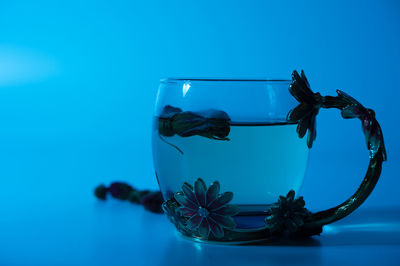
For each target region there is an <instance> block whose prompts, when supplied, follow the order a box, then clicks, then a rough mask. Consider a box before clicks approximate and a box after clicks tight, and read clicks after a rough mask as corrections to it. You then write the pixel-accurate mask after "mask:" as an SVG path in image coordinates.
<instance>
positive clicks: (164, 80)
mask: <svg viewBox="0 0 400 266" xmlns="http://www.w3.org/2000/svg"><path fill="white" fill-rule="evenodd" d="M190 81H195V82H279V83H290V82H292V80H290V79H262V78H259V79H258V78H255V79H248V78H185V77H168V78H161V79H160V82H162V83H176V82H190Z"/></svg>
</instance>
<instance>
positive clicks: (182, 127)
mask: <svg viewBox="0 0 400 266" xmlns="http://www.w3.org/2000/svg"><path fill="white" fill-rule="evenodd" d="M230 120H231V119H230V118H229V116H228V114H227V113H226V112H224V111H220V110H214V109H211V110H206V111H203V112H197V113H195V112H191V111H185V112H182V109H180V108H176V107H173V106H170V105H167V106H165V107H164V109H163V110H162V112H161V114H160V116H159V117H158V135H159V136H160V138H161V140H162V141H164V142H165V143H167V144H169V145H171V146H172V147H174V148H175V149H177V150H178V151H179V152H180V153H181V154H183V151H182V150H181V149H179V148H178V147H177V146H175V145H174V144H172V143H170V142H168V141H167V140H166V139H165V138H164V137H172V136H174V135H175V134H176V135H178V136H180V137H191V136H195V135H198V136H202V137H206V138H209V139H214V140H229V138H227V136H228V135H229V132H230V124H229V122H230Z"/></svg>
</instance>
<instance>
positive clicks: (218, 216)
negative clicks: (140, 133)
mask: <svg viewBox="0 0 400 266" xmlns="http://www.w3.org/2000/svg"><path fill="white" fill-rule="evenodd" d="M331 107H334V108H338V109H340V110H341V111H342V116H343V117H344V118H355V117H357V118H360V119H361V121H362V122H363V123H367V122H370V124H371V125H372V124H374V123H375V122H376V120H375V118H374V114H373V113H372V110H371V112H370V111H368V110H370V109H366V108H364V107H363V106H362V105H361V104H359V103H358V102H357V101H355V100H354V99H353V98H351V97H350V96H348V95H347V94H345V93H343V92H340V91H338V96H336V97H330V96H326V97H323V96H321V95H320V94H319V93H313V92H312V91H311V90H310V88H309V84H308V81H307V79H306V77H305V75H304V73H302V74H301V76H300V75H299V74H298V73H297V72H293V79H292V80H239V79H236V80H235V79H190V78H167V79H162V80H161V85H160V87H159V90H158V94H157V100H156V109H155V114H154V123H153V132H152V134H153V136H152V143H153V158H154V166H155V171H156V176H157V180H158V183H159V186H160V190H161V192H162V194H163V197H164V199H165V203H164V211H165V212H166V213H167V215H168V217H169V218H170V220H171V221H172V222H173V223H174V224H175V226H176V227H177V229H178V230H179V231H180V232H181V233H183V234H184V235H186V236H189V237H193V238H195V239H200V240H208V241H218V242H239V243H241V242H248V241H255V240H264V239H268V238H270V237H276V236H280V235H282V234H283V233H285V232H290V233H297V234H303V235H313V234H318V233H320V232H321V231H322V226H323V225H324V224H327V223H330V222H333V221H335V220H338V219H340V218H342V217H344V216H345V215H348V214H349V213H350V212H351V211H353V210H354V209H355V208H357V207H358V206H359V205H360V204H361V203H362V201H364V200H365V198H366V197H367V196H368V194H369V193H370V190H372V189H373V185H372V188H371V186H370V187H367V188H366V187H365V186H364V187H363V185H361V187H360V189H359V191H357V192H359V194H357V193H356V194H355V195H353V197H352V198H350V199H349V200H348V201H346V202H345V203H343V204H341V205H339V206H338V207H336V208H332V209H330V210H327V211H324V212H320V213H316V214H312V213H310V212H309V211H307V210H306V209H305V208H304V200H303V198H302V197H300V198H295V196H294V195H295V194H297V192H298V191H299V189H300V188H301V185H302V183H303V179H304V175H305V171H306V167H307V160H308V152H309V148H311V146H312V142H313V140H314V139H315V116H316V114H317V113H318V111H319V109H320V108H331ZM349 107H352V109H351V108H349ZM356 107H357V108H358V109H357V108H356ZM361 107H362V108H364V109H365V110H364V109H362V108H361ZM346 108H347V109H346ZM350 109H351V110H350ZM346 110H347V111H346ZM346 112H347V113H346ZM346 115H347V116H348V117H346ZM376 124H377V122H376ZM377 125H378V127H379V124H377ZM374 126H375V128H376V125H375V124H374ZM363 129H364V128H363ZM366 130H367V131H368V129H366ZM378 131H379V132H378V133H380V136H381V135H382V134H381V131H380V127H379V130H378ZM307 132H308V134H306V133H307ZM371 132H372V131H371ZM371 132H370V133H371ZM364 133H365V134H366V137H367V135H368V134H367V133H368V132H367V133H366V131H365V130H364ZM374 134H375V135H377V132H376V130H375V131H373V132H372V133H371V134H369V135H371V136H372V135H374ZM305 135H307V137H304V136H305ZM375 139H379V137H378V138H375ZM368 149H369V150H370V153H371V154H373V155H372V156H370V157H371V160H376V161H375V166H374V167H376V163H377V162H378V164H380V163H381V162H382V161H383V160H385V158H386V157H385V156H386V153H385V152H384V146H383V138H382V142H379V143H378V144H377V145H375V147H372V146H371V147H370V146H369V147H368ZM376 154H378V155H380V156H375V155H376ZM378 157H379V158H378ZM371 166H372V165H371V164H370V168H371ZM377 170H378V171H377ZM369 172H370V169H369ZM377 172H379V173H380V168H379V169H376V168H374V171H373V172H371V173H367V176H368V174H369V175H370V176H372V177H374V178H375V179H376V180H375V179H373V178H372V177H371V178H372V179H373V182H375V183H376V181H377V179H378V177H379V173H377ZM360 190H361V191H360ZM366 191H369V192H366ZM282 195H283V196H282Z"/></svg>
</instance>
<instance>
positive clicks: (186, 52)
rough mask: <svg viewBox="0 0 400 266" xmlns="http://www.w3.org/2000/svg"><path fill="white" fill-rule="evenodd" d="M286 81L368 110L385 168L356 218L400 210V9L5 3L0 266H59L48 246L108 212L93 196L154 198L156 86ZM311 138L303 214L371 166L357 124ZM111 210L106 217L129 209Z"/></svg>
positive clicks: (352, 185) (0, 3)
mask: <svg viewBox="0 0 400 266" xmlns="http://www.w3.org/2000/svg"><path fill="white" fill-rule="evenodd" d="M294 69H298V70H300V69H304V70H305V71H306V74H307V76H308V78H309V81H310V83H311V86H312V88H313V89H314V90H315V91H320V92H321V93H322V94H324V95H327V94H329V95H334V94H335V90H336V89H342V90H344V91H346V92H348V93H349V94H350V95H352V96H354V97H355V98H356V99H358V100H359V101H360V102H361V103H363V104H364V105H365V106H367V107H370V108H373V109H374V110H375V111H376V113H377V118H378V121H379V122H380V123H381V126H382V128H383V132H384V136H385V142H386V147H387V151H388V161H387V162H385V164H384V168H383V173H382V177H381V180H380V181H379V182H378V185H377V187H376V189H375V191H374V193H373V194H372V195H371V196H370V198H369V199H368V200H367V201H366V203H365V205H363V207H362V208H368V207H369V208H378V207H381V206H386V207H397V206H400V202H399V196H398V185H399V181H398V173H399V170H400V166H399V163H398V158H399V156H400V155H399V146H400V141H399V138H398V134H399V133H398V130H399V127H398V117H399V109H398V99H399V97H400V92H399V89H398V87H399V82H398V78H399V76H400V4H399V2H398V1H389V0H386V1H246V2H243V1H232V0H230V1H208V0H207V1H161V0H148V1H122V0H115V1H112V2H110V1H99V0H98V1H94V0H93V1H90V0H86V1H82V0H81V1H40V0H38V1H7V0H0V180H1V193H0V202H1V204H0V250H2V251H0V264H1V263H2V262H5V263H6V264H12V263H16V264H18V263H21V264H27V261H28V262H31V263H32V264H35V262H37V263H39V262H40V263H41V264H46V263H51V262H54V261H55V260H56V257H57V256H56V255H54V253H52V254H53V255H52V256H53V257H52V256H51V255H49V256H50V257H46V256H45V255H43V256H41V255H40V254H41V253H40V252H42V251H43V250H46V247H49V246H50V244H49V243H52V242H51V240H54V241H55V242H56V243H57V238H56V237H55V238H54V239H53V236H54V235H57V234H60V232H64V234H69V233H68V232H69V231H68V230H66V228H69V230H70V231H71V233H72V232H75V233H78V234H81V233H83V232H87V230H86V229H87V228H86V227H84V226H83V227H82V228H83V229H82V228H81V227H80V226H79V225H80V222H79V220H80V219H82V222H83V223H84V224H85V222H86V225H87V226H88V228H91V227H90V226H89V225H88V221H89V220H90V219H97V218H98V217H96V218H93V217H95V216H93V215H94V214H93V212H96V211H97V212H102V211H104V210H102V209H101V208H103V207H104V204H103V205H101V204H100V203H98V202H97V201H96V200H95V199H94V198H93V196H92V189H93V188H94V187H95V186H96V185H97V184H99V183H102V182H105V183H108V182H110V181H113V180H123V181H128V182H130V183H132V184H134V185H135V186H137V187H139V188H153V189H155V188H156V187H157V184H156V180H155V178H154V174H153V166H152V156H151V141H150V129H151V118H152V112H153V108H154V100H155V95H156V90H157V87H158V83H159V79H160V78H161V77H168V76H196V77H233V78H241V77H246V78H260V77H262V78H283V79H288V78H290V73H291V71H292V70H294ZM317 131H318V137H317V141H316V142H315V145H314V147H313V149H312V150H311V157H310V163H309V170H308V173H307V176H306V179H305V182H304V186H303V189H302V191H301V194H302V195H303V196H304V197H305V199H306V202H307V204H308V207H309V208H310V209H311V210H319V209H322V208H327V207H331V206H333V205H336V204H338V203H340V202H342V201H344V200H345V199H347V197H348V196H349V195H350V194H352V193H353V192H354V191H355V190H356V188H357V186H358V185H359V183H360V182H361V179H362V177H363V175H364V172H365V170H366V167H367V164H368V153H367V150H366V147H365V143H364V139H363V136H362V133H361V130H360V123H359V121H350V120H349V121H347V120H346V121H345V120H342V119H341V118H340V115H339V113H338V111H336V110H327V111H326V110H323V111H322V112H321V114H320V115H319V116H318V121H317ZM106 204H108V205H106V206H108V207H109V209H107V212H108V213H109V214H110V215H111V214H112V213H114V212H113V211H112V208H116V209H118V208H126V209H124V210H120V211H121V212H123V211H128V209H129V208H128V207H130V206H128V207H120V206H119V205H120V204H123V203H120V202H107V203H106ZM135 208H136V207H135ZM99 209H100V210H99ZM117 212H118V211H117ZM92 214H93V215H92ZM114 214H115V213H114ZM102 215H105V214H104V213H103V214H102ZM132 217H134V216H132ZM88 219H89V220H88ZM157 219H158V218H157ZM93 223H95V221H93ZM89 224H91V223H89ZM71 225H74V226H76V228H75V227H71ZM108 226H114V224H113V222H112V221H109V223H108ZM79 228H81V229H80V230H81V231H79ZM85 228H86V229H85ZM76 230H78V231H76ZM85 230H86V231H85ZM60 241H61V240H60ZM21 243H25V244H21ZM63 243H64V244H62V245H61V247H64V248H65V247H66V246H68V245H74V243H75V240H71V243H70V242H68V241H67V242H65V241H64V242H63ZM81 243H82V242H81ZM21 245H22V248H20V247H21ZM82 245H83V244H82ZM35 246H36V249H39V247H43V249H40V252H39V250H35ZM61 247H60V248H61ZM100 250H101V249H100ZM18 254H25V256H27V257H26V261H24V259H23V258H22V257H20V256H19V255H18ZM77 254H78V255H79V252H78V253H77ZM65 257H68V258H69V256H67V255H66V254H65ZM46 258H49V259H48V260H46ZM50 258H53V260H51V259H50ZM67 264H68V263H67Z"/></svg>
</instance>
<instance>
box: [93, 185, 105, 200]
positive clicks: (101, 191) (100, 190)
mask: <svg viewBox="0 0 400 266" xmlns="http://www.w3.org/2000/svg"><path fill="white" fill-rule="evenodd" d="M94 195H95V196H96V198H98V199H101V200H105V199H106V196H107V188H106V186H104V185H99V186H97V187H96V188H95V190H94Z"/></svg>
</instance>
